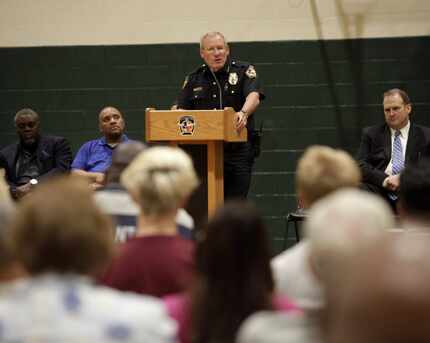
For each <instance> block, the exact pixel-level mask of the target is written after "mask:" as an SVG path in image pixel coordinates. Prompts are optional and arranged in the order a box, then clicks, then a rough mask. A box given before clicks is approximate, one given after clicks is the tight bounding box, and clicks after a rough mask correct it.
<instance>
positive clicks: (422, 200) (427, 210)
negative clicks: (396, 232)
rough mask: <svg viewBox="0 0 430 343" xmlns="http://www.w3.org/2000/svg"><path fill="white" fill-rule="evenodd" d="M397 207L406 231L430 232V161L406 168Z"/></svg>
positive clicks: (424, 160)
mask: <svg viewBox="0 0 430 343" xmlns="http://www.w3.org/2000/svg"><path fill="white" fill-rule="evenodd" d="M397 207H398V212H399V216H400V218H401V219H402V222H403V227H404V228H405V229H408V230H419V231H421V229H424V230H425V232H430V231H429V230H430V160H428V159H422V160H421V161H419V162H418V163H417V164H410V165H407V166H406V167H405V169H404V171H403V173H402V174H401V175H400V189H399V201H398V204H397Z"/></svg>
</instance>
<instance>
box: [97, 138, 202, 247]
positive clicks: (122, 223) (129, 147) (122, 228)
mask: <svg viewBox="0 0 430 343" xmlns="http://www.w3.org/2000/svg"><path fill="white" fill-rule="evenodd" d="M145 148H146V146H145V144H143V143H140V142H138V141H129V142H124V143H120V144H119V145H118V147H117V148H116V149H115V150H114V151H113V154H112V164H111V166H110V167H109V169H108V170H107V172H106V185H105V186H104V187H103V188H99V189H98V191H97V192H95V193H94V196H95V200H96V202H97V205H99V206H100V207H101V209H102V210H103V211H104V212H105V213H107V214H109V215H111V216H112V217H113V219H114V222H115V224H116V226H115V240H116V241H117V242H125V241H126V240H128V239H129V238H131V237H134V236H135V235H136V225H137V216H138V214H139V206H138V205H137V204H136V203H135V202H134V201H133V199H132V198H131V196H130V194H129V193H128V192H127V190H126V189H125V187H124V186H123V185H121V183H120V176H121V173H122V172H123V171H124V169H125V168H126V167H127V166H128V165H129V164H130V163H131V161H132V160H133V159H134V158H135V157H136V156H137V155H138V154H139V153H141V152H142V151H143V150H144V149H145ZM176 225H177V228H178V233H179V234H180V235H181V236H182V237H184V238H188V239H190V238H192V230H193V228H194V221H193V218H192V217H191V216H190V215H189V214H188V213H187V212H186V211H185V210H184V209H183V208H180V209H178V213H177V215H176Z"/></svg>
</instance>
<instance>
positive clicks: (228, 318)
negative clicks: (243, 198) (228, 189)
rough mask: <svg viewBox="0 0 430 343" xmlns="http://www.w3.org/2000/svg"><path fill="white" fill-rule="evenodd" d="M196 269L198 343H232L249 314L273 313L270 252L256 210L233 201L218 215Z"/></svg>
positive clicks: (201, 244) (199, 249)
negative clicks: (267, 310)
mask: <svg viewBox="0 0 430 343" xmlns="http://www.w3.org/2000/svg"><path fill="white" fill-rule="evenodd" d="M197 268H198V278H197V284H196V287H195V290H194V291H195V292H194V297H193V311H192V313H193V314H192V318H193V328H194V334H195V335H196V337H197V340H196V342H208V341H211V339H218V340H220V341H223V342H228V341H229V340H232V339H233V338H234V335H235V333H236V331H237V329H238V327H239V325H240V323H241V322H242V321H243V320H244V319H245V318H246V317H247V316H248V315H250V314H251V313H253V312H256V311H259V310H264V309H270V308H271V295H272V291H273V288H274V285H273V278H272V274H271V269H270V248H269V243H268V238H267V233H266V230H265V227H264V225H263V222H262V218H261V216H260V215H259V214H258V212H257V210H256V208H255V207H254V206H252V205H250V204H249V203H245V202H237V201H235V202H229V203H226V204H225V206H224V207H222V208H220V209H219V210H218V211H217V212H216V213H215V215H214V216H213V217H212V219H211V220H210V221H209V224H208V227H207V230H206V232H205V233H204V237H203V239H202V240H201V242H199V244H198V246H197Z"/></svg>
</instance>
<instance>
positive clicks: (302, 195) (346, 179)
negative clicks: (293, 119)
mask: <svg viewBox="0 0 430 343" xmlns="http://www.w3.org/2000/svg"><path fill="white" fill-rule="evenodd" d="M359 183H360V170H359V169H358V166H357V163H356V162H355V161H354V159H353V158H352V157H351V156H349V155H348V153H346V152H344V151H342V150H336V149H332V148H330V147H326V146H312V147H310V148H308V149H306V151H305V153H304V154H303V156H302V157H301V158H300V160H299V162H298V165H297V172H296V190H297V194H298V197H299V201H300V202H301V203H302V204H303V206H304V207H305V208H310V207H311V206H312V205H313V204H314V203H315V202H316V201H317V200H319V199H321V198H323V197H324V196H326V195H328V194H329V193H331V192H333V191H335V190H337V189H340V188H343V187H358V185H359ZM309 258H310V247H309V240H308V239H304V240H302V241H301V242H300V243H298V244H296V245H295V246H294V247H293V248H291V249H288V250H287V251H285V252H283V253H282V254H280V255H278V256H276V257H275V258H274V259H273V260H272V268H273V273H274V277H275V280H276V287H277V289H278V290H279V291H280V292H282V293H286V294H288V295H289V296H290V297H291V298H292V299H293V300H294V301H296V302H297V304H298V305H299V306H300V307H302V308H304V309H315V308H319V307H320V306H321V301H322V296H323V295H322V289H321V286H320V282H319V280H318V279H317V277H316V276H315V274H314V272H313V271H312V268H311V264H310V263H309V261H310V260H309Z"/></svg>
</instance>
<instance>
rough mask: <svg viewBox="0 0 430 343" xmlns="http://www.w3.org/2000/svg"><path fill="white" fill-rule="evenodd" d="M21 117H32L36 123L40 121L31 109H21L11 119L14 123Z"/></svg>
mask: <svg viewBox="0 0 430 343" xmlns="http://www.w3.org/2000/svg"><path fill="white" fill-rule="evenodd" d="M22 116H34V117H36V119H37V120H38V121H39V120H40V118H39V114H38V113H37V112H36V111H35V110H32V109H31V108H23V109H21V110H19V111H18V112H16V114H15V117H14V119H13V120H14V123H16V121H17V119H18V118H19V117H22Z"/></svg>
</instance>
